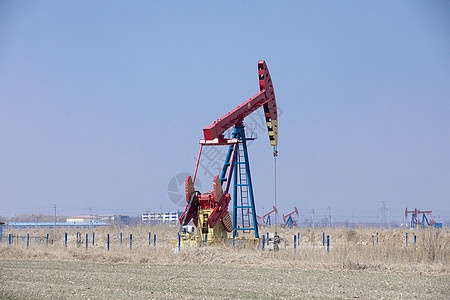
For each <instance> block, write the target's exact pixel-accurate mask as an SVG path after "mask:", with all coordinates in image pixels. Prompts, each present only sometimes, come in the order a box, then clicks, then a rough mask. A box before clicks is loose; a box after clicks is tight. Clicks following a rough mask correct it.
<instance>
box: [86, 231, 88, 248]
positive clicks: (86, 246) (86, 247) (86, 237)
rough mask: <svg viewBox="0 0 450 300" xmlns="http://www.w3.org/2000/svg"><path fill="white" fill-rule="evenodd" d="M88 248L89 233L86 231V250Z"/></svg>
mask: <svg viewBox="0 0 450 300" xmlns="http://www.w3.org/2000/svg"><path fill="white" fill-rule="evenodd" d="M87 249H88V234H87V233H86V250H87Z"/></svg>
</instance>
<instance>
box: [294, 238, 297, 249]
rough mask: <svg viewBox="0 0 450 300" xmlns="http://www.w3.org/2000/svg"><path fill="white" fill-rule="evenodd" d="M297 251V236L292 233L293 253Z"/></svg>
mask: <svg viewBox="0 0 450 300" xmlns="http://www.w3.org/2000/svg"><path fill="white" fill-rule="evenodd" d="M296 251H297V236H296V235H294V253H295V252H296Z"/></svg>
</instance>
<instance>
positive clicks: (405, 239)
mask: <svg viewBox="0 0 450 300" xmlns="http://www.w3.org/2000/svg"><path fill="white" fill-rule="evenodd" d="M405 236H406V239H405V240H406V247H408V233H406V235H405Z"/></svg>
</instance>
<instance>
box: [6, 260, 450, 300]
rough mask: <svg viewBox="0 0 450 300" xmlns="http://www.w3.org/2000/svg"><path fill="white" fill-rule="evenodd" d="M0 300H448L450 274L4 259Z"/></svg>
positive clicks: (449, 295)
mask: <svg viewBox="0 0 450 300" xmlns="http://www.w3.org/2000/svg"><path fill="white" fill-rule="evenodd" d="M0 270H1V273H0V282H1V288H0V298H1V299H126V298H127V299H129V298H132V299H172V298H183V299H206V298H208V299H237V298H241V299H242V298H245V299H267V298H278V299H286V298H297V299H300V298H301V299H357V298H361V299H449V298H450V285H449V282H450V276H449V275H448V274H439V273H426V274H423V273H421V272H419V273H409V272H408V273H405V272H386V271H383V272H380V271H377V272H375V271H368V270H362V271H348V270H309V269H299V268H295V267H291V268H289V267H280V268H275V267H270V268H267V267H255V266H241V267H239V266H223V265H198V266H197V265H181V266H180V265H153V264H122V263H119V264H116V263H112V264H111V263H92V262H81V261H50V260H47V261H42V260H0Z"/></svg>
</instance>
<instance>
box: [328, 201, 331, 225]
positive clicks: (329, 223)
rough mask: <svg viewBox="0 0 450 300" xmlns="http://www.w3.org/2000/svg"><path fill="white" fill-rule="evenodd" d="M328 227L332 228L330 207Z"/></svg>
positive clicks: (329, 210)
mask: <svg viewBox="0 0 450 300" xmlns="http://www.w3.org/2000/svg"><path fill="white" fill-rule="evenodd" d="M328 227H331V208H330V207H329V206H328Z"/></svg>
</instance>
